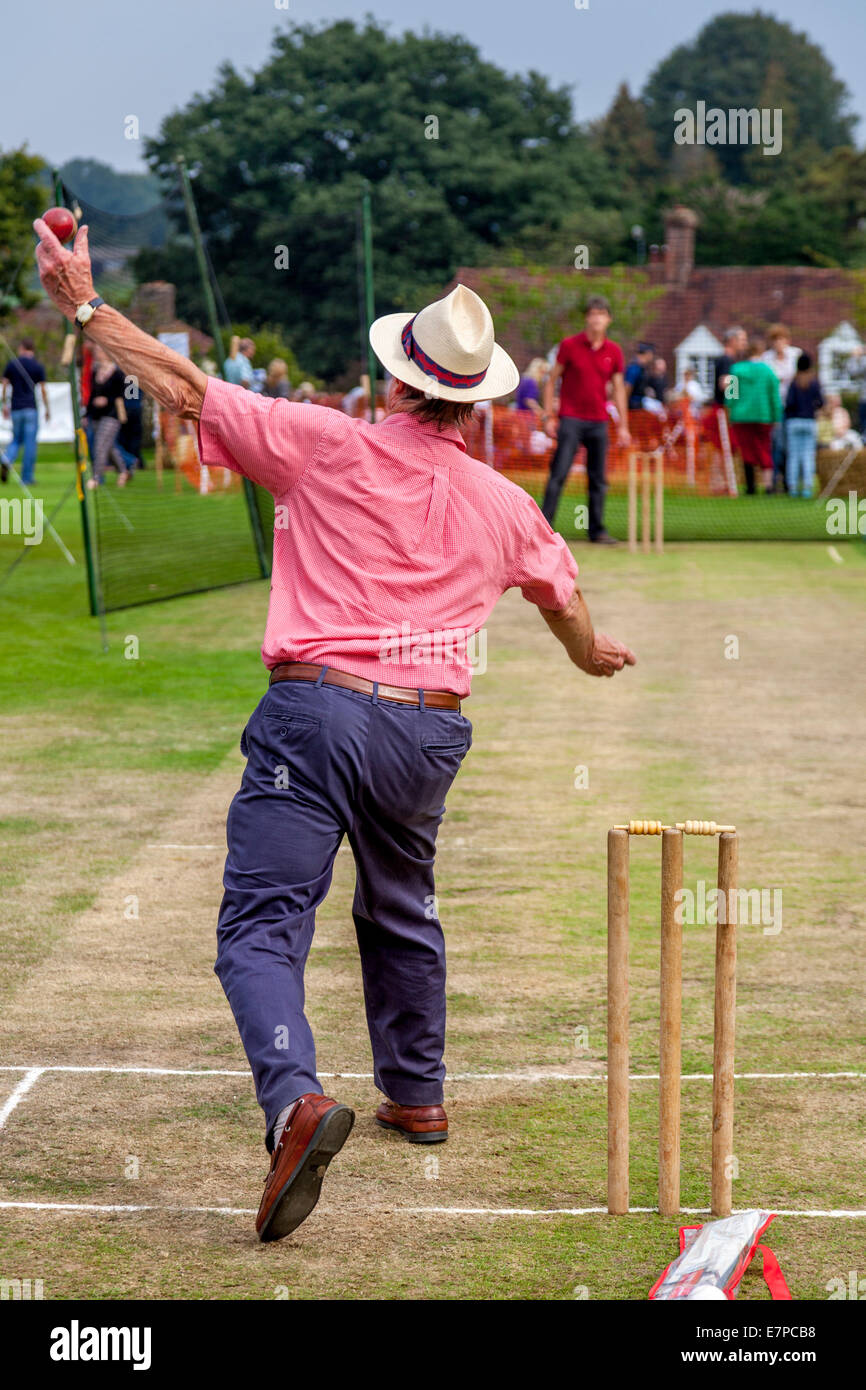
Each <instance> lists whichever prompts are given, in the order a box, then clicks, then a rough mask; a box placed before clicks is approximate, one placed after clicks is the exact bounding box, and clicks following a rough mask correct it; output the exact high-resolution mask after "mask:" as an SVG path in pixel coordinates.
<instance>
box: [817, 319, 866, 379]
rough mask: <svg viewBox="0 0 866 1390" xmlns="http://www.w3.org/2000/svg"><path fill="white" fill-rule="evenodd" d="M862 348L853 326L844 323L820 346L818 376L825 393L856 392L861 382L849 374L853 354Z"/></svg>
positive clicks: (858, 335)
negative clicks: (858, 348) (857, 348)
mask: <svg viewBox="0 0 866 1390" xmlns="http://www.w3.org/2000/svg"><path fill="white" fill-rule="evenodd" d="M860 346H862V342H861V338H860V334H859V333H858V332H857V330H856V328H854V327H853V325H852V324H850V323H847V322H842V323H840V324H839V326H838V328H835V329H834V330H833V332H832V333H831V334H830V336H829V337H828V338H825V339H824V340H823V342H821V343H819V344H818V376H819V378H820V381H821V385H822V386H823V388H824V390H825V391H852V390H856V389H857V387H858V386H859V382H858V381H856V380H855V379H854V378H853V377H852V376H851V375H850V373H849V370H848V367H849V363H850V360H851V353H852V352H853V351H854V349H855V348H856V347H860Z"/></svg>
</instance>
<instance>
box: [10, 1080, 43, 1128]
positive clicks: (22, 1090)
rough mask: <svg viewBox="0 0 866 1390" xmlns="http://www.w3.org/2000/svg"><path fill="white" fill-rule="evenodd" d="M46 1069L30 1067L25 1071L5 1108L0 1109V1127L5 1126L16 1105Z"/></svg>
mask: <svg viewBox="0 0 866 1390" xmlns="http://www.w3.org/2000/svg"><path fill="white" fill-rule="evenodd" d="M10 1070H11V1068H10ZM16 1070H17V1068H16ZM45 1070H46V1068H45V1067H30V1068H29V1070H28V1071H27V1072H26V1073H25V1075H24V1076H23V1077H22V1078H21V1080H20V1081H19V1082H18V1085H17V1086H16V1087H15V1090H14V1091H13V1092H12V1094H11V1096H10V1097H9V1099H8V1100H7V1101H6V1103H5V1105H4V1106H3V1108H2V1109H0V1129H2V1128H3V1126H4V1125H5V1123H6V1121H7V1120H8V1119H9V1116H10V1115H11V1114H12V1111H13V1110H14V1109H15V1107H16V1105H18V1104H20V1102H21V1101H22V1100H23V1099H24V1097H25V1096H26V1094H27V1092H28V1091H29V1090H30V1088H31V1087H32V1086H35V1085H36V1082H37V1081H38V1080H39V1078H40V1076H41V1075H42V1074H43V1072H44V1071H45Z"/></svg>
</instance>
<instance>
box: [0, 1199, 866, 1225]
mask: <svg viewBox="0 0 866 1390" xmlns="http://www.w3.org/2000/svg"><path fill="white" fill-rule="evenodd" d="M0 1210H3V1211H57V1212H63V1211H70V1212H83V1213H84V1214H85V1215H98V1214H103V1213H108V1214H111V1213H114V1214H130V1213H133V1214H134V1213H136V1212H143V1211H157V1212H172V1213H174V1214H175V1215H177V1214H182V1215H187V1216H255V1215H256V1211H255V1208H254V1207H182V1206H165V1207H163V1206H158V1205H156V1204H154V1205H149V1206H146V1205H141V1206H132V1205H120V1204H118V1205H110V1204H108V1203H93V1204H88V1203H86V1202H5V1201H0ZM367 1210H368V1211H369V1213H370V1214H371V1215H374V1216H607V1215H608V1211H607V1207H541V1208H539V1207H394V1206H392V1207H376V1206H374V1207H368V1208H367ZM628 1210H629V1215H630V1216H644V1215H646V1216H654V1215H658V1207H629V1209H628ZM748 1210H753V1208H748ZM768 1210H774V1214H775V1215H776V1216H795V1217H815V1218H821V1217H826V1218H833V1219H836V1220H846V1219H848V1220H859V1219H861V1218H863V1217H866V1210H862V1211H858V1210H854V1209H852V1210H835V1211H787V1210H782V1209H781V1208H776V1209H773V1208H768ZM709 1214H710V1208H709V1207H682V1208H681V1209H680V1212H679V1215H680V1216H708V1215H709ZM734 1215H737V1209H735V1210H734Z"/></svg>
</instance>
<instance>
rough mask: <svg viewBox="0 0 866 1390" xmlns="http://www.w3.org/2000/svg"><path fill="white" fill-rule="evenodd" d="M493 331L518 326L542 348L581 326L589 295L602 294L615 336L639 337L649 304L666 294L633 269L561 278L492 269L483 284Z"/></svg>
mask: <svg viewBox="0 0 866 1390" xmlns="http://www.w3.org/2000/svg"><path fill="white" fill-rule="evenodd" d="M481 292H482V294H483V296H484V298H485V300H486V301H487V303H489V305H490V308H491V311H492V313H493V316H494V319H495V322H496V328H497V331H498V332H499V333H500V334H502V333H504V332H507V331H508V329H510V328H512V327H518V328H519V329H520V331H521V334H522V336H523V337H524V338H525V339H527V340H528V341H531V342H534V343H536V344H538V346H539V348H541V347H544V348H545V350H546V349H547V348H549V347H551V346H552V345H553V344H554V343H558V342H560V341H561V340H562V339H563V338H565V337H568V335H569V334H572V333H576V332H579V331H580V329H581V328H582V326H583V306H584V304H585V302H586V299H587V296H588V295H591V294H601V295H604V296H605V298H606V299H607V300H608V303H609V304H610V308H611V316H612V321H613V324H614V330H613V332H614V336H615V337H616V338H618V339H630V338H637V337H639V336H640V335H641V334H642V333H645V332H646V329H647V323H648V321H649V319H650V317H651V313H652V305H653V303H654V302H655V301H656V300H657V299H659V298H660V297H661V296H662V295H664V294H665V286H664V285H653V284H652V283H651V282H650V277H649V275H648V273H647V272H646V271H644V270H636V269H634V268H633V267H631V266H628V267H627V266H621V265H615V266H611V268H610V269H609V270H608V271H606V272H605V273H604V274H599V273H595V272H594V273H593V274H592V275H591V276H590V277H587V278H584V277H583V276H581V274H580V272H579V271H576V270H572V271H571V272H570V273H566V274H563V273H562V272H560V271H550V270H547V269H546V267H544V266H526V267H525V268H524V273H523V274H521V275H519V276H517V277H515V276H514V275H509V273H508V272H507V271H505V270H495V269H491V270H489V271H487V272H486V273H485V274H484V276H483V278H482V281H481Z"/></svg>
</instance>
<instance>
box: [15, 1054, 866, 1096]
mask: <svg viewBox="0 0 866 1390" xmlns="http://www.w3.org/2000/svg"><path fill="white" fill-rule="evenodd" d="M0 1071H23V1072H30V1071H33V1072H35V1073H36V1075H41V1074H42V1072H49V1071H52V1072H75V1073H81V1072H109V1073H111V1074H113V1075H116V1076H244V1077H249V1075H250V1073H249V1072H248V1071H228V1070H221V1069H216V1068H208V1067H108V1066H66V1065H57V1066H55V1065H53V1064H48V1065H45V1066H37V1067H34V1066H32V1064H31V1065H30V1066H24V1065H12V1064H10V1065H4V1064H0ZM317 1075H318V1077H319V1079H320V1080H321V1081H372V1080H373V1073H372V1072H371V1071H320V1072H318V1073H317ZM35 1079H36V1078H35V1076H34V1080H35ZM712 1079H713V1074H712V1072H709V1071H694V1072H683V1073H682V1075H681V1076H680V1080H681V1081H712ZM836 1079H842V1080H844V1079H849V1080H861V1081H862V1080H864V1079H866V1072H862V1071H738V1072H734V1080H735V1081H796V1080H813V1081H832V1080H836ZM445 1080H446V1082H454V1081H529V1082H533V1083H536V1082H544V1081H607V1073H606V1072H565V1071H529V1072H527V1071H460V1072H450V1073H448V1075H446V1077H445ZM658 1080H659V1074H658V1072H657V1071H654V1072H631V1073H630V1075H629V1081H658ZM32 1084H33V1082H32V1081H31V1082H30V1083H29V1085H28V1086H27V1087H26V1088H25V1089H26V1090H29V1089H30V1086H31V1085H32ZM23 1094H24V1092H22V1095H23ZM10 1099H11V1097H10ZM8 1104H9V1102H8V1101H7V1105H8ZM16 1104H17V1102H16Z"/></svg>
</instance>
